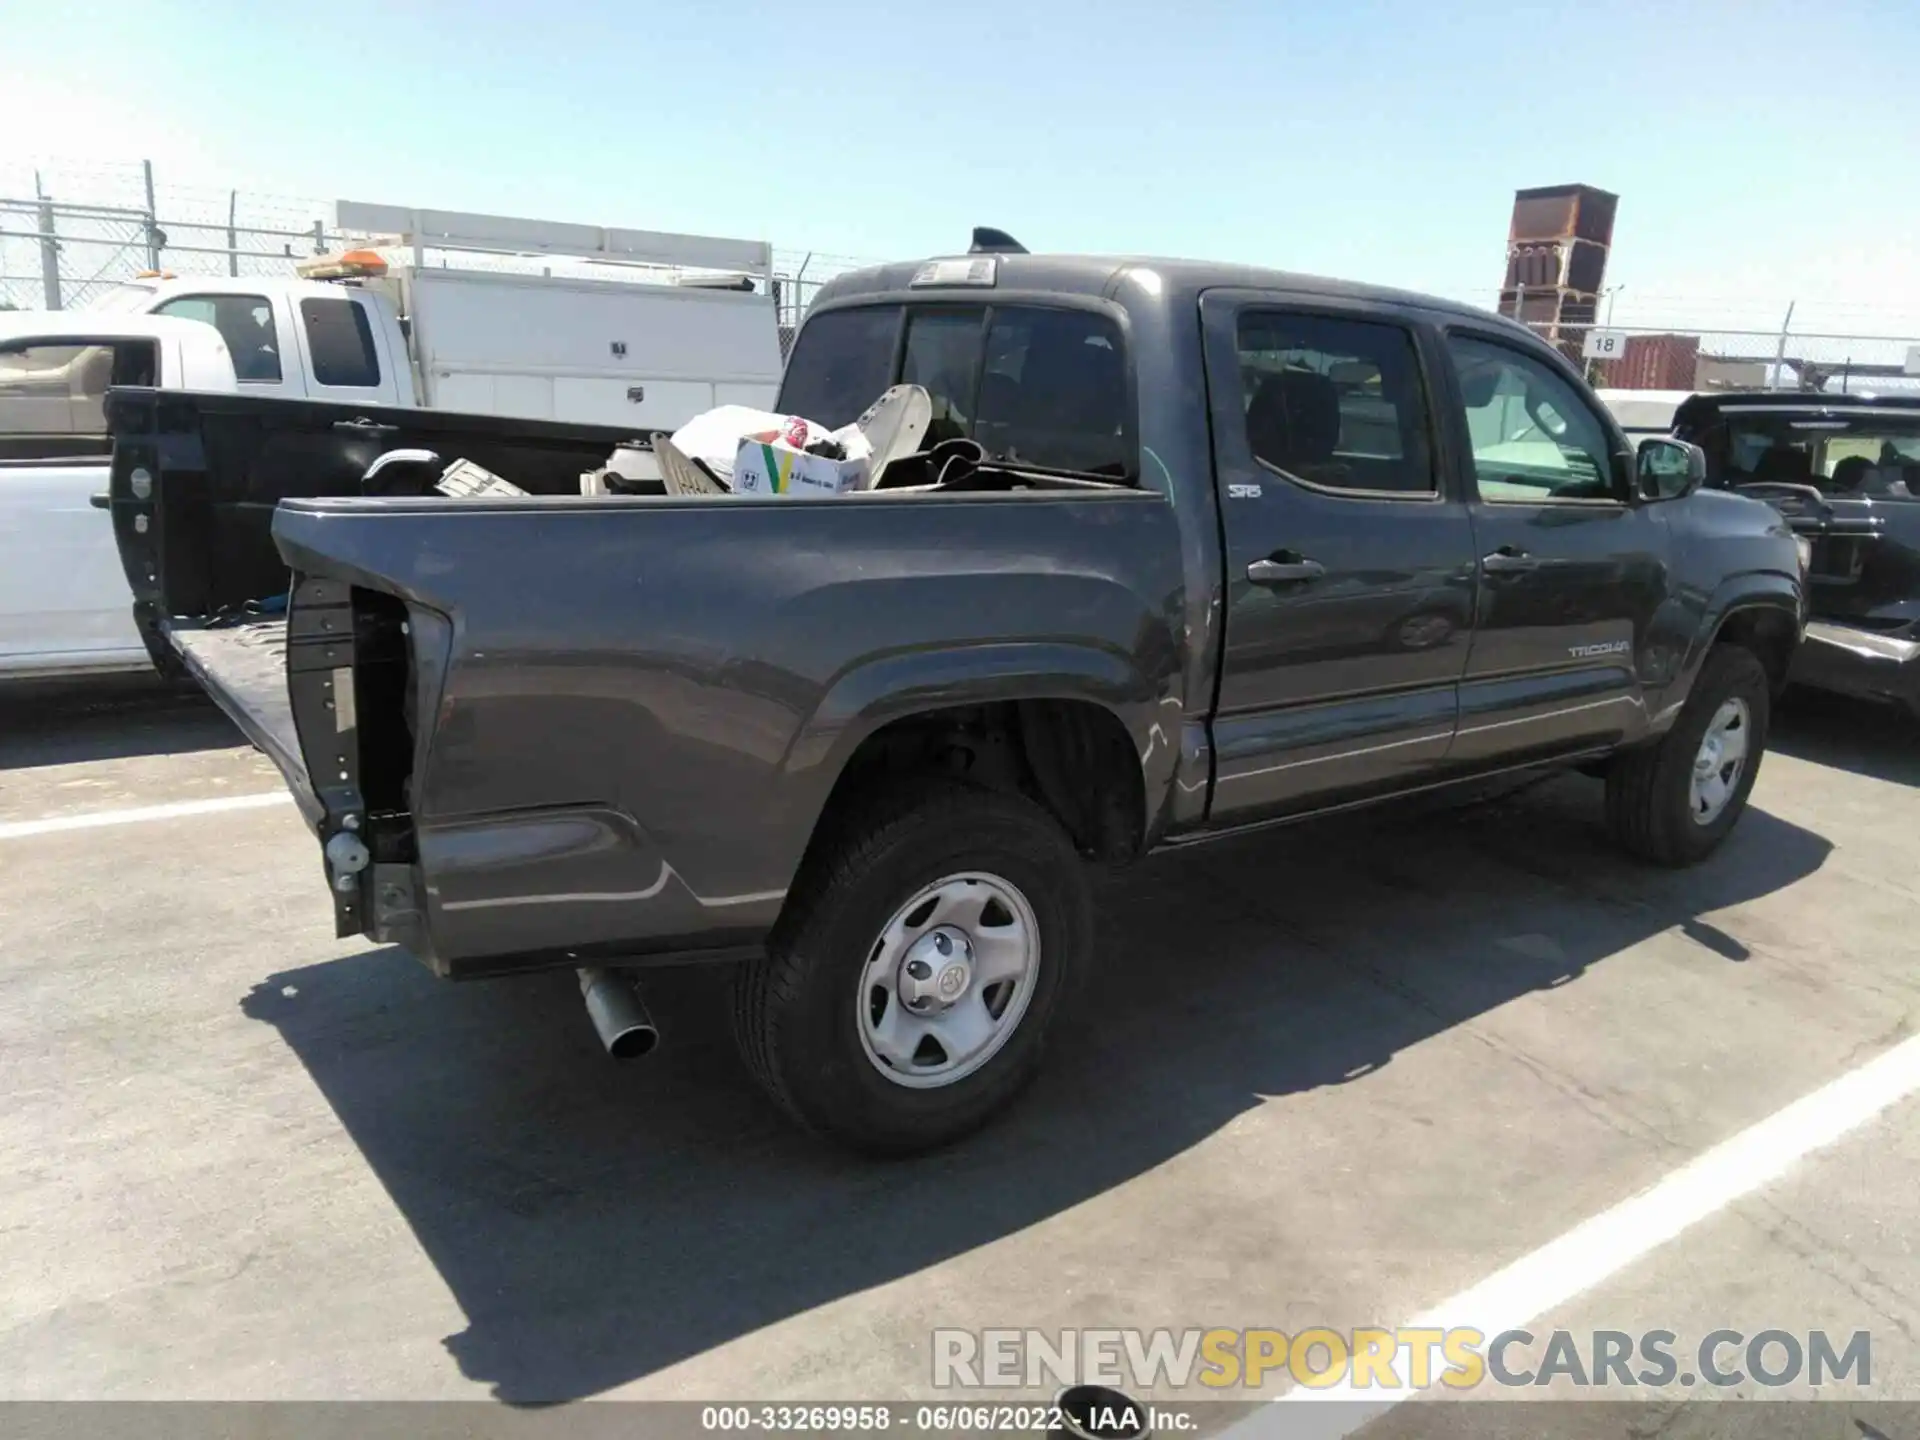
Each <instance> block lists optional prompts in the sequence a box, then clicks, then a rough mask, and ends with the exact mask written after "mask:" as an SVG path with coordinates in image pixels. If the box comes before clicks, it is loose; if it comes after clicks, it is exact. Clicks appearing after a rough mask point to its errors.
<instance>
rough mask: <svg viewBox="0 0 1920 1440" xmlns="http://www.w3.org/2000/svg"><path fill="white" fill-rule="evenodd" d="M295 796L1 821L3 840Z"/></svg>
mask: <svg viewBox="0 0 1920 1440" xmlns="http://www.w3.org/2000/svg"><path fill="white" fill-rule="evenodd" d="M292 799H293V796H291V795H289V794H288V793H287V792H286V791H284V790H275V791H273V792H272V793H271V794H266V795H222V796H221V797H219V798H218V799H216V800H181V801H179V802H177V803H175V804H172V805H146V806H143V807H141V808H140V809H138V810H98V811H95V812H94V813H92V814H89V815H51V816H48V817H47V818H46V819H44V820H7V821H0V840H26V839H29V838H30V837H32V836H35V835H56V834H58V833H59V832H60V831H62V830H95V829H99V828H100V827H102V826H106V825H139V824H142V823H144V822H145V821H148V820H179V819H182V818H184V817H186V816H188V815H218V814H220V813H222V812H223V811H227V810H259V809H261V808H263V807H264V806H268V805H284V804H286V803H287V802H288V801H290V800H292Z"/></svg>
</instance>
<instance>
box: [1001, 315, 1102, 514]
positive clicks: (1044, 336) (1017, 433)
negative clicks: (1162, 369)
mask: <svg viewBox="0 0 1920 1440" xmlns="http://www.w3.org/2000/svg"><path fill="white" fill-rule="evenodd" d="M975 403H976V406H977V409H978V416H977V418H976V420H975V422H974V426H973V431H972V434H973V438H974V439H975V440H977V441H979V442H980V444H981V445H982V446H984V447H985V448H986V451H987V453H988V454H989V455H995V456H1000V457H1002V458H1005V459H1008V460H1018V461H1023V462H1025V463H1026V464H1028V465H1035V466H1039V467H1042V468H1044V469H1049V470H1073V471H1079V472H1082V473H1084V474H1089V475H1111V476H1114V477H1116V478H1120V477H1126V476H1131V475H1132V474H1133V473H1134V465H1133V461H1132V457H1131V455H1130V454H1129V453H1128V452H1129V444H1128V440H1127V435H1128V424H1127V417H1128V406H1127V367H1126V356H1125V354H1124V352H1123V351H1122V349H1121V344H1120V328H1119V327H1118V326H1117V325H1115V324H1114V323H1113V322H1112V321H1111V320H1109V319H1107V318H1106V316H1104V315H1093V314H1089V313H1087V312H1086V311H1084V310H1044V309H1039V308H1027V307H1020V306H1005V307H1001V308H998V309H996V310H995V311H994V312H993V318H992V320H991V321H990V323H989V324H988V326H987V341H986V356H985V362H984V364H983V365H982V367H981V372H980V386H979V394H978V398H977V400H976V402H975Z"/></svg>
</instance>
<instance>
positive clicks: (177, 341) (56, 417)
mask: <svg viewBox="0 0 1920 1440" xmlns="http://www.w3.org/2000/svg"><path fill="white" fill-rule="evenodd" d="M111 385H151V386H158V387H160V388H162V389H169V390H227V391H231V390H233V389H234V388H235V381H234V367H233V360H232V357H231V356H230V355H229V353H228V350H227V344H226V341H225V340H224V339H222V338H221V335H220V332H219V331H218V330H216V329H214V328H213V327H211V326H207V325H202V324H197V323H195V322H193V321H190V320H181V319H174V318H169V317H165V316H154V315H115V314H91V315H90V314H85V313H79V314H76V313H72V312H64V311H57V312H46V313H43V312H36V311H28V312H24V313H18V314H0V679H5V678H9V677H20V676H26V675H74V674H88V673H94V672H107V671H115V670H139V669H144V668H146V666H147V665H148V664H149V663H150V661H149V659H148V655H147V649H146V646H145V644H144V643H143V642H142V641H141V638H140V634H139V631H138V630H137V629H136V628H135V626H134V623H133V610H132V602H131V598H130V596H129V594H128V591H127V581H126V577H125V576H124V575H123V574H122V573H121V569H120V551H119V547H118V546H117V545H116V544H115V543H114V538H113V526H112V525H111V523H109V521H108V519H107V516H106V515H104V514H102V513H101V511H100V510H99V509H98V508H96V507H95V504H94V497H95V496H96V495H104V494H105V492H106V489H107V478H108V471H109V469H110V468H111V465H112V461H113V447H112V442H111V441H110V440H109V438H108V436H107V424H106V412H105V406H104V401H105V399H106V393H107V388H108V387H109V386H111Z"/></svg>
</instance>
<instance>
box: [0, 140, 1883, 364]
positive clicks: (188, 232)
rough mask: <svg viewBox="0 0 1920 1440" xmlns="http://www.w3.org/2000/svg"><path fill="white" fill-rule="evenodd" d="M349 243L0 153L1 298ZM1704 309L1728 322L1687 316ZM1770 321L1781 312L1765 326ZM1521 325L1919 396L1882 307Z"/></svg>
mask: <svg viewBox="0 0 1920 1440" xmlns="http://www.w3.org/2000/svg"><path fill="white" fill-rule="evenodd" d="M356 238H363V237H356V236H353V235H349V234H346V233H344V232H342V231H341V230H340V229H339V228H338V226H337V225H336V223H335V216H334V211H333V206H332V204H331V203H328V202H318V201H312V200H303V199H298V198H295V197H291V196H284V195H269V194H261V193H257V192H249V191H242V190H218V189H211V188H208V187H204V186H187V185H169V184H165V183H162V181H161V179H160V178H159V177H157V176H156V174H155V171H154V167H153V166H152V165H151V164H147V163H143V162H134V163H130V164H92V165H61V166H59V167H57V168H42V169H34V168H32V167H28V166H22V165H19V164H15V163H10V162H0V307H7V308H13V309H22V310H28V309H73V308H76V307H80V306H84V305H87V304H89V303H91V302H93V301H96V300H97V299H98V298H99V296H100V294H101V292H102V291H104V290H106V289H109V288H111V287H112V286H114V285H116V284H119V283H121V282H122V281H125V280H127V279H130V278H131V277H133V276H135V275H137V274H139V273H140V272H141V271H143V270H165V271H171V272H173V273H175V274H179V275H285V274H288V273H289V272H290V271H291V269H292V267H293V265H294V263H295V262H296V261H298V260H300V259H301V258H303V257H305V256H309V255H314V254H319V253H323V252H325V251H328V250H332V249H336V248H341V247H343V246H345V245H347V244H350V243H351V242H352V241H353V240H355V239H356ZM427 258H428V262H429V263H447V261H446V257H440V259H439V260H438V261H437V262H436V261H435V258H434V252H431V251H429V252H428V257H427ZM453 263H455V264H457V265H458V266H459V267H460V268H463V269H481V268H497V269H520V270H525V269H537V270H540V271H544V272H547V273H555V274H560V273H578V274H581V275H583V276H591V278H593V279H596V280H608V279H623V278H624V279H632V280H641V281H646V280H658V279H659V278H661V277H660V276H659V274H658V273H656V272H652V271H645V270H627V269H625V268H624V267H619V266H602V265H591V266H590V265H585V264H584V263H580V262H568V261H566V260H564V259H559V258H555V257H551V256H514V255H477V254H469V253H463V254H461V255H460V256H459V257H458V258H457V260H455V261H453ZM872 263H874V262H873V261H872V260H871V259H868V258H862V257H858V256H851V255H826V254H820V253H816V252H812V251H802V250H794V249H776V250H775V251H774V264H773V272H774V280H773V291H774V300H775V304H776V307H777V310H778V314H779V325H780V339H781V350H782V353H783V354H784V353H785V351H786V349H787V347H788V346H789V345H790V344H791V341H792V336H793V331H794V329H795V327H797V326H798V325H799V323H800V320H801V317H802V316H804V315H805V314H806V311H807V308H808V306H810V305H811V304H812V303H813V300H814V298H815V297H816V296H817V295H818V294H819V292H820V288H821V286H823V285H825V284H826V283H827V282H828V281H830V280H832V279H833V278H834V277H835V276H837V275H841V274H844V273H846V272H847V271H848V270H852V269H857V268H859V267H860V266H863V265H869V264H872ZM1618 288H1620V287H1616V290H1617V289H1618ZM1609 293H1610V294H1612V293H1613V292H1609ZM1629 295H1631V292H1629ZM1455 298H1458V299H1463V300H1467V301H1468V302H1469V303H1472V304H1476V305H1478V306H1480V307H1481V308H1483V309H1487V310H1494V309H1497V308H1498V292H1497V291H1493V290H1486V291H1475V292H1471V293H1468V292H1456V294H1455ZM1603 309H1604V310H1610V309H1611V305H1610V304H1609V303H1606V302H1604V301H1602V302H1601V303H1597V304H1596V305H1595V306H1594V307H1593V309H1591V310H1590V311H1589V312H1588V313H1594V312H1595V311H1599V310H1603ZM1714 312H1719V313H1721V314H1722V315H1724V316H1725V317H1726V318H1725V319H1724V320H1721V321H1718V322H1714V321H1712V320H1707V321H1705V322H1704V323H1695V322H1696V320H1697V318H1698V317H1702V316H1707V315H1711V314H1712V313H1714ZM1796 313H1797V314H1798V317H1799V318H1798V321H1797V322H1796V319H1795V316H1796ZM1774 314H1779V315H1781V316H1782V319H1781V320H1779V321H1778V322H1774V321H1773V320H1772V319H1771V316H1772V315H1774ZM1668 315H1671V316H1675V317H1682V316H1684V317H1686V319H1687V321H1688V322H1689V323H1679V324H1664V323H1658V322H1659V321H1660V320H1661V319H1662V318H1663V317H1664V316H1668ZM1763 317H1764V318H1763ZM1529 323H1530V324H1531V325H1532V328H1534V329H1535V330H1536V331H1538V332H1539V333H1540V334H1542V335H1543V336H1544V337H1545V338H1546V339H1548V340H1549V341H1551V342H1552V343H1554V344H1556V345H1558V346H1559V347H1560V348H1561V349H1562V350H1564V351H1565V352H1566V354H1567V355H1568V356H1569V358H1571V359H1572V360H1573V361H1574V362H1575V363H1576V364H1578V365H1581V366H1583V367H1585V369H1586V372H1587V374H1588V376H1589V378H1590V379H1591V380H1592V381H1593V383H1594V384H1595V385H1597V386H1601V387H1605V388H1610V389H1629V390H1728V389H1804V390H1825V391H1835V392H1845V393H1853V392H1857V391H1861V390H1876V391H1880V392H1882V393H1885V392H1893V391H1912V392H1914V393H1920V375H1916V374H1912V373H1909V367H1910V366H1913V365H1916V364H1920V315H1908V316H1904V317H1903V316H1898V315H1895V314H1892V313H1889V312H1887V311H1885V310H1883V309H1881V308H1879V307H1873V308H1866V307H1861V306H1858V305H1813V304H1806V305H1786V304H1782V305H1780V306H1779V307H1778V308H1777V309H1774V308H1773V307H1771V306H1769V305H1766V304H1762V303H1759V302H1754V303H1737V302H1726V301H1712V300H1702V299H1697V298H1696V299H1688V298H1685V297H1668V298H1666V299H1665V300H1657V299H1643V300H1642V303H1641V304H1640V306H1639V307H1638V309H1637V311H1636V312H1635V313H1634V315H1633V318H1632V319H1631V320H1629V321H1623V323H1621V324H1618V325H1615V324H1612V323H1610V317H1608V318H1604V319H1603V318H1599V317H1598V316H1596V318H1595V320H1594V322H1593V323H1591V324H1567V323H1564V322H1561V323H1546V322H1529ZM1856 327H1857V328H1856ZM1590 338H1591V339H1592V341H1593V343H1592V344H1591V345H1590V344H1589V343H1588V341H1589V339H1590Z"/></svg>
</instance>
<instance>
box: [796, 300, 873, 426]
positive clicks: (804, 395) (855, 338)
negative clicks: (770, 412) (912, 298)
mask: <svg viewBox="0 0 1920 1440" xmlns="http://www.w3.org/2000/svg"><path fill="white" fill-rule="evenodd" d="M899 333H900V307H899V306H898V305H869V306H864V307H862V308H860V309H857V310H829V311H827V312H825V313H824V314H821V315H815V316H814V317H813V318H812V319H810V320H808V321H807V323H806V324H805V325H803V326H801V327H800V334H799V337H798V338H797V339H796V340H795V342H794V347H793V358H792V359H791V360H789V361H788V362H787V374H786V380H785V383H784V384H783V385H782V386H781V388H780V402H779V407H778V408H779V409H780V411H781V413H782V414H786V415H803V416H805V417H806V418H807V419H809V420H812V421H815V422H816V423H818V424H821V425H825V426H826V427H827V428H828V429H830V430H838V429H839V428H840V427H841V426H842V425H846V424H849V423H850V422H852V421H854V420H857V419H859V418H860V415H861V412H862V411H864V410H865V409H866V408H867V407H868V406H869V405H871V404H872V403H873V402H874V401H875V400H877V399H878V398H879V397H880V392H881V391H883V390H885V389H886V388H887V387H888V386H889V385H891V384H892V383H893V345H894V340H895V338H896V337H897V336H898V335H899Z"/></svg>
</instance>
